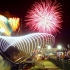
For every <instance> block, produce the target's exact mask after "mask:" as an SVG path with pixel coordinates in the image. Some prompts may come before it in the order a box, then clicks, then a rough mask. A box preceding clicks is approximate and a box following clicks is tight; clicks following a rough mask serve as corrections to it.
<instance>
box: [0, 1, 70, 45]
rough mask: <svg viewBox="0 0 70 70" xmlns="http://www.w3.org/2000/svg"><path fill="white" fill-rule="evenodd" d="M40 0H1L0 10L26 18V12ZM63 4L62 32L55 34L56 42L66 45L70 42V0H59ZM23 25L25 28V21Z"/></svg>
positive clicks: (25, 31) (24, 31) (26, 30)
mask: <svg viewBox="0 0 70 70" xmlns="http://www.w3.org/2000/svg"><path fill="white" fill-rule="evenodd" d="M35 1H39V0H2V1H0V11H1V12H4V11H9V12H10V13H11V14H14V15H17V16H18V17H20V18H22V20H24V17H25V15H26V12H27V10H28V9H30V7H31V6H32V5H33V3H34V2H35ZM57 1H58V2H59V3H61V5H62V11H63V18H62V19H63V23H62V29H61V30H60V33H57V35H56V36H55V39H56V43H57V44H62V45H64V46H66V45H67V44H68V43H69V44H70V0H57ZM22 27H23V28H25V24H24V21H23V24H22ZM22 31H23V34H24V33H28V29H25V30H22Z"/></svg>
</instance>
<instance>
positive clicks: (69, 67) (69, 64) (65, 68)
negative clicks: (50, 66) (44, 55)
mask: <svg viewBox="0 0 70 70" xmlns="http://www.w3.org/2000/svg"><path fill="white" fill-rule="evenodd" d="M49 60H50V61H51V62H53V63H54V64H55V65H57V66H58V67H59V68H60V69H62V70H70V59H68V60H64V59H58V60H57V59H53V58H49Z"/></svg>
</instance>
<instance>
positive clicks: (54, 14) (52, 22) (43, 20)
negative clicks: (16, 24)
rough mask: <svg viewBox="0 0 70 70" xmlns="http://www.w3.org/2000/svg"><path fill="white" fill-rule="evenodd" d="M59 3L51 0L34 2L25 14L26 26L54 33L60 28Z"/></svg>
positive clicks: (60, 14)
mask: <svg viewBox="0 0 70 70" xmlns="http://www.w3.org/2000/svg"><path fill="white" fill-rule="evenodd" d="M61 12H62V11H61V5H60V4H59V3H57V2H56V0H55V1H54V2H52V1H51V0H45V1H42V0H41V2H40V3H38V2H35V4H33V6H32V7H31V9H30V10H28V12H27V15H26V20H25V21H26V26H29V27H30V30H33V31H34V30H37V31H38V32H46V33H50V34H55V33H56V32H59V29H61V23H62V13H61Z"/></svg>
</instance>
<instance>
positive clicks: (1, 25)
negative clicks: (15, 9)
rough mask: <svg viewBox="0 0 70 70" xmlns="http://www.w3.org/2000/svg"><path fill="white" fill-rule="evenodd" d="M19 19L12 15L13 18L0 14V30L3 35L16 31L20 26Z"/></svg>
mask: <svg viewBox="0 0 70 70" xmlns="http://www.w3.org/2000/svg"><path fill="white" fill-rule="evenodd" d="M19 21H20V19H19V18H16V17H13V18H6V17H4V16H3V15H0V32H2V30H3V33H4V34H5V35H8V36H10V35H11V33H12V32H13V31H14V32H15V31H16V30H17V29H18V28H19V27H20V22H19Z"/></svg>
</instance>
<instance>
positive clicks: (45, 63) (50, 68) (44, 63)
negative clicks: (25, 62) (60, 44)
mask: <svg viewBox="0 0 70 70" xmlns="http://www.w3.org/2000/svg"><path fill="white" fill-rule="evenodd" d="M35 65H36V66H38V68H41V69H46V70H61V69H60V68H59V67H57V66H56V65H55V64H53V63H52V62H50V61H49V60H40V61H36V62H35Z"/></svg>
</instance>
